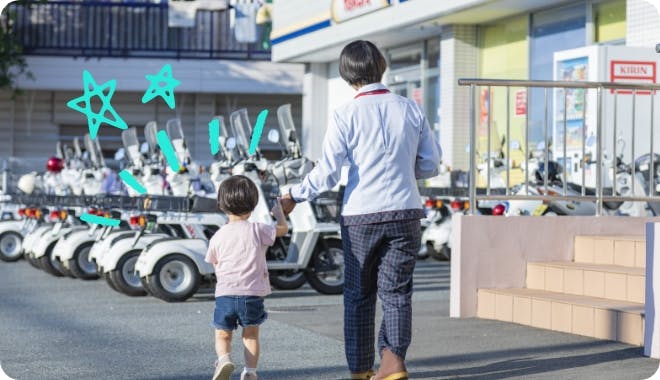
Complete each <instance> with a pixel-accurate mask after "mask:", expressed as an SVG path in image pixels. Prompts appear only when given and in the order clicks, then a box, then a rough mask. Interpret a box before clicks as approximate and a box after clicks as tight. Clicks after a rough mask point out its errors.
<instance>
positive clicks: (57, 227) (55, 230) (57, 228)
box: [51, 222, 62, 236]
mask: <svg viewBox="0 0 660 380" xmlns="http://www.w3.org/2000/svg"><path fill="white" fill-rule="evenodd" d="M61 230H62V222H59V223H55V227H53V229H52V230H51V233H52V234H53V236H55V235H57V234H59V233H60V231H61Z"/></svg>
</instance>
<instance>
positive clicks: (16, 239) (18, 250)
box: [0, 199, 41, 262]
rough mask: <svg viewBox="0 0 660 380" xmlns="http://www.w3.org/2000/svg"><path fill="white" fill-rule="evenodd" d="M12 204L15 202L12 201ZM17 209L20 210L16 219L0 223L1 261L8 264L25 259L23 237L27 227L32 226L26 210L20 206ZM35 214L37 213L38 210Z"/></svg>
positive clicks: (30, 212)
mask: <svg viewBox="0 0 660 380" xmlns="http://www.w3.org/2000/svg"><path fill="white" fill-rule="evenodd" d="M11 202H14V200H13V199H12V200H11ZM10 207H13V206H10ZM16 207H19V208H18V210H17V212H16V215H15V216H14V217H12V218H11V219H9V220H3V221H1V222H0V260H2V261H6V262H13V261H18V260H20V259H21V258H22V257H23V237H24V236H25V234H26V230H27V229H28V227H27V226H28V225H29V224H32V219H30V218H29V217H28V215H26V208H24V207H20V206H18V204H16ZM34 212H35V213H36V209H35V211H34ZM40 213H41V211H40ZM13 214H14V213H13V212H12V215H13ZM28 214H30V215H31V214H32V211H31V210H30V211H29V212H28Z"/></svg>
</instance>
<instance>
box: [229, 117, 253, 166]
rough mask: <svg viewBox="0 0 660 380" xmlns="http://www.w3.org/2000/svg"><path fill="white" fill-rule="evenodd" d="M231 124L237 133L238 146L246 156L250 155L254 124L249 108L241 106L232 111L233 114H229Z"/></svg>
mask: <svg viewBox="0 0 660 380" xmlns="http://www.w3.org/2000/svg"><path fill="white" fill-rule="evenodd" d="M229 124H230V125H231V127H232V129H233V130H234V134H235V135H236V146H237V147H238V148H239V150H240V151H241V153H242V154H243V156H244V157H248V156H249V154H248V150H249V147H250V145H249V144H250V137H251V136H252V124H250V118H249V117H248V112H247V109H245V108H241V109H240V110H237V111H234V112H232V113H231V115H229Z"/></svg>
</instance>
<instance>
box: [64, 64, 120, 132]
mask: <svg viewBox="0 0 660 380" xmlns="http://www.w3.org/2000/svg"><path fill="white" fill-rule="evenodd" d="M116 85H117V81H116V80H114V79H113V80H110V81H107V82H105V83H103V84H102V85H100V86H99V85H97V84H96V81H94V77H93V76H92V74H90V73H89V71H87V70H85V71H83V89H84V91H85V92H84V93H83V95H82V96H80V97H77V98H75V99H71V100H69V101H68V102H67V103H66V106H67V107H69V108H71V109H72V110H74V111H78V112H80V113H82V114H83V115H85V116H87V125H88V127H89V136H90V137H91V138H92V139H95V138H96V134H97V133H98V131H99V127H100V126H101V124H102V123H106V124H109V125H111V126H113V127H115V128H119V129H127V128H128V125H127V124H126V122H125V121H124V120H123V119H122V118H121V117H120V116H119V115H118V114H117V112H116V111H115V110H114V108H112V104H110V101H111V99H112V95H113V94H114V93H115V87H116ZM94 96H98V97H99V99H100V100H101V102H102V106H101V110H100V111H99V112H98V113H96V112H94V110H93V109H92V105H91V98H93V97H94ZM82 104H84V106H83V105H82ZM106 112H110V115H111V116H112V117H113V118H114V120H110V119H108V118H106V117H105V113H106Z"/></svg>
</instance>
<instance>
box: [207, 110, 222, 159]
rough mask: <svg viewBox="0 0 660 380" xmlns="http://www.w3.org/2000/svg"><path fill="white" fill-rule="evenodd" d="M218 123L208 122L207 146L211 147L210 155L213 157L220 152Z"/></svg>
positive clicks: (215, 120)
mask: <svg viewBox="0 0 660 380" xmlns="http://www.w3.org/2000/svg"><path fill="white" fill-rule="evenodd" d="M219 139H220V121H219V120H218V119H213V120H211V122H209V144H210V145H211V154H213V155H215V154H217V153H218V152H219V151H220V141H219Z"/></svg>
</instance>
